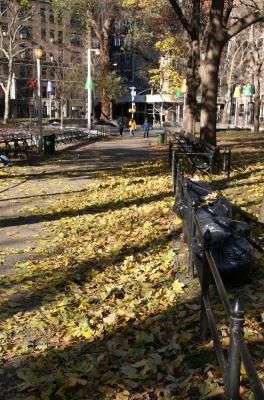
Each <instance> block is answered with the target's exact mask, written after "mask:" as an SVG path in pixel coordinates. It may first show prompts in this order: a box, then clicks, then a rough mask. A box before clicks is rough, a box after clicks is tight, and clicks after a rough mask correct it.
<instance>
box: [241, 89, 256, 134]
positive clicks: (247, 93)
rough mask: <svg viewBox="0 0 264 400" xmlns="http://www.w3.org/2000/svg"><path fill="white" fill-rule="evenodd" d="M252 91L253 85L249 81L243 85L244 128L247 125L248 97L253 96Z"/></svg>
mask: <svg viewBox="0 0 264 400" xmlns="http://www.w3.org/2000/svg"><path fill="white" fill-rule="evenodd" d="M254 92H255V90H254V86H253V85H252V84H251V83H247V84H246V85H245V86H244V87H243V96H244V116H245V128H246V127H247V125H248V99H249V98H250V97H251V96H253V94H254Z"/></svg>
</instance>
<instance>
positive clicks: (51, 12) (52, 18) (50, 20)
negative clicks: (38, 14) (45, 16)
mask: <svg viewBox="0 0 264 400" xmlns="http://www.w3.org/2000/svg"><path fill="white" fill-rule="evenodd" d="M49 22H51V23H52V24H54V22H55V17H54V14H53V11H52V10H50V13H49Z"/></svg>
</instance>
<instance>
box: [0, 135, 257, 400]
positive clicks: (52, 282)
mask: <svg viewBox="0 0 264 400" xmlns="http://www.w3.org/2000/svg"><path fill="white" fill-rule="evenodd" d="M238 138H240V136H239V137H238ZM224 140H225V141H226V137H225V138H224ZM236 140H237V141H238V139H236ZM242 155H243V157H244V156H245V153H243V154H242ZM236 157H237V158H236V159H235V160H234V161H236V162H237V166H235V168H238V169H234V171H233V172H232V176H231V182H230V183H229V184H228V185H229V186H225V189H224V193H225V194H228V196H229V197H232V196H233V197H232V199H233V200H234V201H240V204H242V203H241V202H242V201H243V199H241V195H240V193H239V192H238V191H237V187H238V185H239V184H241V186H239V187H241V188H242V189H241V190H242V193H243V190H245V189H244V186H245V187H246V185H247V183H246V182H245V183H244V179H247V178H248V179H251V182H254V184H252V186H251V187H255V186H256V185H257V186H256V187H257V188H258V190H257V189H256V190H255V191H253V192H252V193H251V194H252V197H253V200H254V207H256V208H255V209H253V210H252V211H253V212H256V213H257V210H258V209H259V205H260V200H261V190H262V189H263V188H262V187H261V183H257V182H258V181H259V180H260V178H261V176H262V175H261V174H262V168H261V165H262V166H263V159H262V160H255V163H254V164H252V165H251V167H249V166H247V165H243V164H242V165H241V164H238V163H239V162H241V161H240V160H241V158H240V155H239V154H238V155H237V156H236ZM242 162H244V161H243V160H242ZM24 168H25V173H26V170H27V167H24ZM41 168H43V169H45V166H44V167H43V166H42V167H41ZM249 168H251V169H249ZM10 171H11V170H10ZM16 172H17V175H18V174H19V167H14V168H13V170H12V171H11V172H7V173H6V172H2V173H1V174H2V175H1V176H2V180H1V181H0V183H1V184H3V185H5V184H6V181H5V174H9V179H13V180H14V182H12V183H13V184H16V181H15V180H16V179H18V178H15V175H16ZM44 172H45V171H44ZM11 174H13V176H14V178H12V177H10V175H11ZM245 177H247V178H245ZM60 179H61V178H60ZM60 179H58V183H59V181H60ZM215 180H219V181H220V180H222V177H216V178H215ZM10 182H11V181H10ZM221 183H222V182H221ZM233 183H235V184H236V185H234V186H232V184H233ZM60 185H62V181H61V182H60ZM43 190H44V191H45V187H44V186H43ZM251 194H250V198H251ZM244 198H245V199H246V198H247V199H248V201H250V199H249V195H248V196H244ZM172 205H173V197H172V193H171V177H170V172H169V170H168V167H167V160H166V157H161V158H160V160H157V161H148V162H140V163H138V164H137V165H135V164H126V165H124V166H123V167H122V168H121V169H120V170H118V171H115V172H114V173H111V172H102V173H98V174H96V175H94V176H93V181H92V182H91V181H89V183H88V182H87V185H86V184H85V182H82V187H81V190H79V191H76V190H74V191H71V190H70V189H68V190H67V196H66V195H64V196H60V197H59V198H56V197H54V198H53V199H52V201H51V200H49V201H47V202H46V203H44V204H43V205H42V207H39V204H38V202H37V200H35V203H34V204H30V205H29V206H28V208H26V209H25V210H24V212H23V214H22V215H20V216H19V218H17V220H16V219H15V220H13V219H11V218H9V219H8V220H7V221H6V222H7V223H9V224H10V233H11V235H12V233H13V234H14V235H15V234H16V233H15V232H16V226H15V223H18V222H19V223H20V224H25V225H27V224H30V223H33V222H34V223H36V222H37V223H39V222H41V223H42V227H44V229H45V235H44V236H42V237H41V239H40V240H39V243H38V245H36V246H35V247H34V248H31V249H28V248H23V249H22V250H21V249H20V251H22V252H25V253H26V252H27V251H29V250H30V251H31V253H32V254H33V256H31V257H30V258H29V259H27V260H26V261H23V260H22V261H20V262H17V264H16V266H15V268H14V269H13V272H12V274H6V275H3V276H2V277H1V279H0V286H1V292H0V323H1V334H0V337H1V343H0V347H1V362H2V367H1V369H0V384H1V386H0V390H1V393H2V398H3V399H6V400H7V399H8V400H10V399H16V400H19V399H27V400H37V399H43V400H48V399H87V400H88V399H89V400H95V399H96V400H97V399H98V400H108V399H109V400H110V399H111V400H112V399H113V400H114V399H116V400H127V399H129V400H150V399H153V400H154V399H155V400H158V399H166V400H181V399H205V398H213V397H215V396H217V395H221V394H222V380H221V377H220V373H219V369H218V366H217V362H216V359H215V354H214V351H213V347H212V343H211V342H209V343H207V344H205V345H201V344H200V343H199V341H198V333H199V324H198V321H199V309H200V300H199V285H198V282H197V280H196V279H190V277H188V276H187V271H186V270H187V266H186V248H185V247H184V246H183V245H180V246H179V249H180V250H179V254H178V259H179V260H180V265H176V264H175V255H174V252H173V251H172V243H171V236H170V233H169V227H170V225H171V224H176V225H177V224H179V221H178V220H177V219H175V217H174V216H173V214H172V212H171V208H172ZM242 205H244V206H246V207H252V204H242ZM257 234H258V235H259V237H260V238H261V235H262V233H261V232H257ZM36 240H37V239H36ZM179 243H180V242H179ZM6 251H7V250H5V249H3V251H2V252H1V257H2V259H3V262H4V260H5V257H6V256H7V254H6ZM35 255H36V256H35ZM263 282H264V274H263V261H262V259H259V260H258V261H257V262H256V266H255V269H254V276H253V277H252V279H251V281H250V282H249V284H248V285H247V286H246V287H245V288H244V289H243V291H244V293H245V294H244V296H243V297H244V300H245V302H246V311H247V321H246V326H245V333H246V336H247V338H248V340H249V341H250V346H251V352H252V354H253V357H254V360H255V362H256V365H257V367H258V371H259V373H260V376H262V377H263V372H262V369H264V361H263V353H261V346H262V345H263V344H262V341H263V336H262V333H263V332H262V328H263V314H262V313H263V294H262V291H263ZM230 296H231V300H232V298H233V294H232V293H231V294H230ZM214 302H215V304H214V310H215V313H216V316H217V319H218V323H219V331H220V332H221V334H222V340H223V344H225V345H227V344H228V328H227V324H228V321H226V319H225V317H224V314H223V310H222V308H221V306H220V304H219V303H220V302H219V300H218V298H217V297H215V300H214ZM261 315H262V321H261ZM242 372H243V371H242ZM242 390H243V393H244V394H243V396H244V397H243V398H245V399H246V398H247V399H250V398H251V397H250V396H251V395H250V392H249V391H247V380H246V378H245V376H244V375H243V382H242Z"/></svg>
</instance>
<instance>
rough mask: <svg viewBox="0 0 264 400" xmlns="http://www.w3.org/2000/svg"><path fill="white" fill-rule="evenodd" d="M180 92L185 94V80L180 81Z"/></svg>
mask: <svg viewBox="0 0 264 400" xmlns="http://www.w3.org/2000/svg"><path fill="white" fill-rule="evenodd" d="M181 91H182V93H186V92H187V85H186V79H183V81H182V86H181Z"/></svg>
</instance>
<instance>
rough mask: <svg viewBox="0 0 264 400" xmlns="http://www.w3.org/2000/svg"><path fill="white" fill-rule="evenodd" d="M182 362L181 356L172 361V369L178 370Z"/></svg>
mask: <svg viewBox="0 0 264 400" xmlns="http://www.w3.org/2000/svg"><path fill="white" fill-rule="evenodd" d="M183 360H184V357H183V356H178V357H177V358H176V359H175V360H174V361H173V367H174V368H175V369H177V368H179V367H180V366H181V364H182V362H183Z"/></svg>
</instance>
